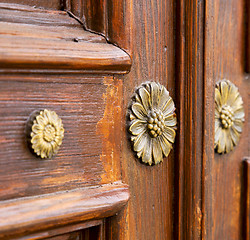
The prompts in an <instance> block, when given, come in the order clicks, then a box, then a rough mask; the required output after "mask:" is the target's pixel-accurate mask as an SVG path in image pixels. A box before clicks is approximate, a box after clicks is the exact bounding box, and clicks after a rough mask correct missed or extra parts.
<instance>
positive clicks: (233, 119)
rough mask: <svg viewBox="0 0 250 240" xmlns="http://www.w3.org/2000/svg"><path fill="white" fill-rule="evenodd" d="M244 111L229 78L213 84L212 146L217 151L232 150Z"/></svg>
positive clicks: (237, 136)
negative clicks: (213, 136) (213, 118)
mask: <svg viewBox="0 0 250 240" xmlns="http://www.w3.org/2000/svg"><path fill="white" fill-rule="evenodd" d="M244 117H245V113H244V109H243V100H242V97H241V96H240V93H239V91H238V88H237V87H236V86H235V85H234V84H233V83H231V82H230V81H229V80H222V81H220V82H218V83H217V84H216V86H215V138H214V148H215V150H216V151H217V152H218V153H228V152H230V151H232V150H233V147H234V146H236V145H237V144H238V142H239V139H240V134H241V132H242V129H243V122H244V121H245V119H244Z"/></svg>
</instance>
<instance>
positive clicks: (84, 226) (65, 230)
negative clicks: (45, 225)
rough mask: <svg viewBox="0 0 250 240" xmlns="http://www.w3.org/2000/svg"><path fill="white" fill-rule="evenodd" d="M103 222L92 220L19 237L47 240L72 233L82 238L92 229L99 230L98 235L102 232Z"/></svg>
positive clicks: (29, 239) (25, 239)
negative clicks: (78, 234)
mask: <svg viewBox="0 0 250 240" xmlns="http://www.w3.org/2000/svg"><path fill="white" fill-rule="evenodd" d="M103 224H104V223H103V220H102V219H101V220H100V219H99V220H90V221H84V222H80V223H77V224H70V225H67V226H63V227H56V228H53V229H47V230H45V231H41V232H39V231H38V232H36V233H33V234H28V235H25V236H22V237H18V239H19V240H31V239H32V240H38V239H47V238H49V237H54V236H61V235H64V234H69V236H70V233H74V232H77V233H79V232H80V233H81V234H80V236H82V235H83V234H84V232H85V230H86V232H88V229H90V228H95V227H96V228H97V230H98V231H97V233H99V232H100V229H99V228H103Z"/></svg>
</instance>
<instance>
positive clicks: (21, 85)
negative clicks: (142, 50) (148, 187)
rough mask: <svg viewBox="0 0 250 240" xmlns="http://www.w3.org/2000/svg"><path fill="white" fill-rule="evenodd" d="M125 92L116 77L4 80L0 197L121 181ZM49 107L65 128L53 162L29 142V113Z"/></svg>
mask: <svg viewBox="0 0 250 240" xmlns="http://www.w3.org/2000/svg"><path fill="white" fill-rule="evenodd" d="M69 83H70V84H69ZM121 90H122V88H121V83H120V82H119V81H116V80H113V79H112V77H105V78H103V77H93V76H91V77H80V76H78V77H77V76H74V77H72V76H65V75H61V76H60V75H56V76H48V75H43V76H41V75H39V76H30V75H28V76H27V75H23V76H20V75H18V76H17V75H7V74H5V75H4V76H1V77H0V103H1V104H0V116H1V118H0V143H1V147H0V148H1V151H0V165H1V167H0V186H1V187H0V199H1V200H3V199H10V198H16V197H23V196H31V195H35V194H43V193H51V192H53V191H57V190H66V189H73V188H77V187H81V186H86V185H94V184H99V183H107V182H112V181H117V180H118V179H121V177H120V170H119V169H120V168H119V166H120V165H119V158H120V143H119V142H120V141H121V140H120V138H121V136H120V134H118V133H119V129H120V128H121V127H120V125H121V117H120V114H121V109H120V105H121V102H120V101H121V100H122V95H121V94H120V91H121ZM44 108H47V109H51V110H53V111H55V112H56V113H57V114H58V115H59V116H60V117H61V119H62V121H63V124H64V129H65V134H64V135H65V136H64V140H63V144H62V146H61V148H60V150H59V153H58V154H57V156H56V157H55V158H52V159H47V160H42V159H40V158H37V157H36V156H34V155H33V154H31V152H30V151H29V149H28V148H27V146H26V142H25V125H26V121H27V119H28V117H29V115H30V114H31V112H33V111H34V110H37V109H44ZM6 163H8V164H6Z"/></svg>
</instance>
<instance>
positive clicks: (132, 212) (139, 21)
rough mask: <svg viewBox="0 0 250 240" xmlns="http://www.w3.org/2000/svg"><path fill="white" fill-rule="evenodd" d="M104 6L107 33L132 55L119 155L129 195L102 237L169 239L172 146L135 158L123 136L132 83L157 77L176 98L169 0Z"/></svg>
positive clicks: (126, 79)
mask: <svg viewBox="0 0 250 240" xmlns="http://www.w3.org/2000/svg"><path fill="white" fill-rule="evenodd" d="M92 2H93V1H92ZM99 2H100V1H98V3H99ZM106 6H107V7H108V9H107V10H105V11H106V12H108V13H109V15H108V24H109V33H110V34H109V35H108V37H109V39H110V40H112V42H114V43H115V44H118V45H119V47H121V48H123V49H126V50H127V51H128V52H129V53H131V57H132V59H133V64H132V69H131V72H130V73H129V74H128V75H126V76H125V77H124V85H123V94H124V101H123V105H122V111H123V112H122V128H121V134H122V148H121V158H120V161H121V169H122V170H121V171H122V179H123V181H125V182H126V183H127V184H128V185H129V190H130V194H131V198H130V200H129V204H128V207H127V208H126V209H124V210H122V212H121V213H120V214H118V215H117V216H115V217H113V218H111V219H110V220H109V221H108V223H107V228H106V230H107V231H108V232H107V237H108V238H107V239H124V240H127V239H145V240H151V239H173V237H174V230H173V226H174V216H175V215H174V204H175V200H174V187H175V174H174V172H175V159H174V155H175V150H173V151H172V152H171V153H170V155H169V157H168V158H165V159H164V160H163V163H162V164H159V165H156V166H152V167H149V166H147V165H144V164H142V163H140V162H139V161H138V159H136V157H135V156H134V154H133V152H132V150H131V145H130V143H129V141H128V139H127V128H126V111H127V106H128V104H129V101H130V98H131V96H132V94H133V92H134V89H135V87H137V86H139V85H140V84H141V83H142V82H145V81H157V82H160V83H161V84H163V85H164V86H166V87H167V89H168V90H169V91H170V94H171V96H172V97H173V99H174V100H176V91H175V90H176V85H175V59H174V55H175V53H174V48H175V41H174V21H175V19H174V14H175V1H165V0H160V1H140V2H138V1H130V0H129V1H108V5H106ZM96 8H101V7H99V6H96ZM94 30H95V29H94ZM111 33H112V35H111ZM111 36H112V37H111ZM119 78H120V77H119ZM174 149H175V147H174Z"/></svg>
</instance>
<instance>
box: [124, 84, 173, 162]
mask: <svg viewBox="0 0 250 240" xmlns="http://www.w3.org/2000/svg"><path fill="white" fill-rule="evenodd" d="M174 111H175V106H174V102H173V99H172V98H171V97H170V96H169V92H168V91H167V89H166V88H165V87H164V86H162V85H161V84H159V83H156V82H147V83H144V84H142V85H141V86H140V87H139V88H138V89H137V90H136V91H135V95H134V97H133V99H132V103H131V106H130V110H129V120H128V125H129V132H130V134H131V135H132V136H131V142H132V144H133V149H134V151H135V152H136V153H137V157H138V158H141V160H142V162H144V163H146V164H149V165H152V164H158V163H160V162H161V161H163V155H165V156H166V157H167V156H168V154H169V152H170V150H171V148H172V144H173V143H174V140H175V130H176V124H177V120H176V114H175V113H174Z"/></svg>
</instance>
